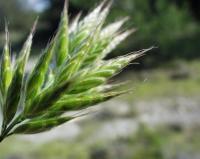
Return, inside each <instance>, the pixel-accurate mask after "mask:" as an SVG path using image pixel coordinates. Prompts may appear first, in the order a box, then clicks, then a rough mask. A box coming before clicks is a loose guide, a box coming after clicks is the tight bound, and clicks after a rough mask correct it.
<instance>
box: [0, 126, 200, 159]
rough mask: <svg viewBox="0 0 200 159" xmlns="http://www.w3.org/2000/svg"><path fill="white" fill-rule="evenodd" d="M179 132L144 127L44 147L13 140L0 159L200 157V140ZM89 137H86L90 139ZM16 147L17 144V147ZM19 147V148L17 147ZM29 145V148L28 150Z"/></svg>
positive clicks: (1, 150) (2, 147) (0, 149)
mask: <svg viewBox="0 0 200 159" xmlns="http://www.w3.org/2000/svg"><path fill="white" fill-rule="evenodd" d="M181 131H182V132H181V133H180V132H179V131H175V130H173V129H169V128H168V129H166V128H163V127H158V128H157V129H152V128H148V127H146V126H144V125H141V127H140V128H139V130H138V131H137V132H136V134H134V135H132V136H131V135H130V136H129V137H121V138H118V139H116V140H113V141H106V140H102V141H97V140H94V141H93V142H92V143H87V142H85V141H84V140H80V139H79V140H76V141H74V142H73V143H72V142H70V141H66V142H65V141H54V142H50V143H46V144H42V145H39V146H38V145H34V144H31V143H29V142H25V141H20V140H16V139H15V138H9V139H8V140H6V142H4V143H3V144H2V145H0V158H2V159H5V158H20V159H36V158H37V159H44V158H48V159H66V158H70V159H113V158H114V159H125V158H126V159H144V158H147V157H148V159H168V158H176V157H177V156H179V155H180V154H181V153H182V152H185V153H188V154H190V155H191V154H195V153H198V147H199V146H200V145H199V143H200V136H199V134H197V133H195V131H194V132H192V131H191V132H188V131H185V130H181ZM88 137H89V136H88V135H87V136H85V138H88ZM13 143H14V144H13ZM14 145H15V146H14ZM27 145H28V146H27Z"/></svg>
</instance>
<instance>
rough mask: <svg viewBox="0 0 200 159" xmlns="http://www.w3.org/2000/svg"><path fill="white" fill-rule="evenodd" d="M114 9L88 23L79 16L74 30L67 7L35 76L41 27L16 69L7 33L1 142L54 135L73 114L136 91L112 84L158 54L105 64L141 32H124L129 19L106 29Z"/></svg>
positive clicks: (103, 8)
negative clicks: (32, 58) (31, 61)
mask: <svg viewBox="0 0 200 159" xmlns="http://www.w3.org/2000/svg"><path fill="white" fill-rule="evenodd" d="M111 4H112V3H111V2H108V1H107V0H104V1H103V2H102V3H101V4H100V5H99V6H97V7H96V8H95V9H94V10H93V11H92V12H91V13H89V14H88V15H87V16H86V17H84V18H83V19H81V16H80V15H81V14H78V16H77V17H76V18H75V20H74V21H73V23H71V25H70V26H69V25H68V23H69V22H68V19H69V18H68V15H67V14H68V13H67V12H68V11H67V3H65V6H64V10H63V12H62V14H61V19H60V24H59V27H58V31H57V33H56V35H55V37H54V38H53V39H52V40H51V42H50V43H49V44H48V45H47V47H46V49H44V50H43V51H42V53H41V56H40V58H39V59H38V61H37V62H36V65H35V67H34V68H33V70H32V71H30V72H26V73H25V67H26V64H27V61H28V58H29V54H30V52H31V46H32V39H33V32H34V30H35V25H36V22H35V24H34V27H33V29H32V31H31V33H30V35H29V37H28V39H27V40H26V42H25V44H24V46H23V48H22V50H21V52H20V54H19V57H18V58H17V60H16V62H15V63H14V64H12V63H11V57H10V48H9V39H8V31H7V27H6V42H5V46H4V51H3V56H2V60H1V68H0V105H1V109H0V111H1V110H2V112H1V113H2V114H3V122H2V126H1V134H0V142H1V141H2V140H3V139H5V138H6V137H8V136H10V135H13V134H35V133H40V132H44V131H48V130H50V129H52V128H54V127H56V126H59V125H61V124H63V123H65V122H68V121H70V120H72V119H74V118H76V117H63V115H64V114H65V113H67V112H69V111H80V110H84V109H87V108H88V107H92V106H94V105H96V104H98V103H101V102H105V101H107V100H109V99H111V98H114V97H117V96H119V95H122V94H124V93H128V92H129V91H132V89H130V90H126V88H125V86H126V83H124V82H123V83H118V84H113V83H112V82H111V81H110V79H111V78H112V77H113V76H115V75H117V74H118V73H120V71H121V70H122V69H124V68H125V67H126V66H127V65H129V64H130V63H131V61H132V60H135V59H136V58H138V57H140V56H142V55H144V53H145V52H147V51H149V50H151V49H152V48H150V49H145V50H141V51H137V52H132V53H130V54H128V55H125V56H121V57H117V58H115V59H110V60H105V57H106V56H107V55H108V54H109V53H110V52H111V51H113V50H114V49H115V48H116V47H117V46H118V45H119V44H120V43H121V42H122V41H123V40H125V39H126V38H127V37H128V36H129V35H130V34H131V33H133V32H134V31H135V29H131V30H127V31H126V30H124V29H123V31H122V27H123V24H124V23H125V22H126V21H128V18H124V19H122V20H119V21H116V22H114V23H112V24H110V25H107V26H106V27H104V22H105V19H106V17H107V15H108V13H109V10H110V7H111ZM12 65H14V67H12ZM25 74H26V75H25Z"/></svg>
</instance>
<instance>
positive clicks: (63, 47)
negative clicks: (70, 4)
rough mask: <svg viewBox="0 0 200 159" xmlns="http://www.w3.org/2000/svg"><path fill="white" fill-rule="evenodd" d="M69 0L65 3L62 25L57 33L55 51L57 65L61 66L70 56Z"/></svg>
mask: <svg viewBox="0 0 200 159" xmlns="http://www.w3.org/2000/svg"><path fill="white" fill-rule="evenodd" d="M67 14H68V13H67V1H66V2H65V5H64V10H63V13H62V15H61V21H60V26H59V29H58V33H57V35H56V40H55V45H54V52H55V53H56V65H57V67H59V66H61V65H62V64H63V63H64V62H65V61H66V60H67V57H68V56H69V49H68V48H69V44H68V43H69V39H68V37H69V36H68V16H67Z"/></svg>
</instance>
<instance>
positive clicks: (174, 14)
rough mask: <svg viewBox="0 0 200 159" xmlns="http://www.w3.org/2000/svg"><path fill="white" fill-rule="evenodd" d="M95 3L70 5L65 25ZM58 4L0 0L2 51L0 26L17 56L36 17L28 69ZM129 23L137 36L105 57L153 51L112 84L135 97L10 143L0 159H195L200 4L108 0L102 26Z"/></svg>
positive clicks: (58, 0) (54, 21) (79, 0)
mask: <svg viewBox="0 0 200 159" xmlns="http://www.w3.org/2000/svg"><path fill="white" fill-rule="evenodd" d="M99 2H101V0H87V2H86V1H83V0H71V1H70V2H69V3H70V4H69V15H70V19H73V17H74V16H75V15H76V14H78V13H79V12H80V11H81V12H82V14H83V15H85V14H87V13H88V12H89V11H91V9H92V8H94V7H95V6H96V5H97V4H98V3H99ZM63 3H64V1H63V0H7V1H5V0H1V1H0V48H1V50H2V47H3V43H4V26H5V21H8V23H9V30H10V34H11V41H12V51H13V54H17V53H18V51H19V49H20V47H21V46H22V44H23V42H24V40H25V39H26V36H27V34H28V33H29V30H30V28H31V26H32V24H33V22H34V20H35V19H36V17H37V16H38V15H39V17H40V18H39V24H38V28H37V32H36V35H35V38H34V45H33V50H32V57H31V59H30V62H29V66H30V67H31V66H32V65H33V63H34V62H35V59H37V58H38V56H39V54H40V53H41V50H42V48H44V47H45V44H46V43H47V42H48V41H49V39H50V38H51V36H53V34H54V33H55V30H56V28H57V26H58V22H59V16H60V13H61V11H62V8H63ZM125 16H128V17H130V20H129V21H128V23H127V24H126V25H125V26H124V29H126V28H137V32H136V33H134V34H133V35H132V36H130V37H129V38H128V39H127V40H126V41H125V42H123V44H122V45H120V47H118V49H117V50H115V51H114V52H112V53H111V54H110V55H109V57H108V58H111V57H115V56H117V55H123V54H125V53H128V52H130V51H134V50H139V49H143V48H148V47H150V46H157V47H158V48H156V49H154V50H153V51H151V52H150V53H149V54H147V55H146V56H145V57H142V58H140V59H139V60H138V61H137V62H139V63H140V64H138V65H131V66H129V67H128V68H126V69H125V70H124V71H123V73H121V74H120V75H118V76H117V77H116V78H115V80H117V81H121V80H130V81H131V84H132V86H133V87H134V88H135V92H134V93H133V94H129V95H125V96H122V97H120V98H117V99H114V100H112V101H109V102H106V103H104V104H101V105H99V106H97V107H95V108H94V111H93V112H94V113H92V114H91V115H89V116H88V117H86V118H84V119H80V120H77V121H73V122H71V123H67V124H65V125H63V126H61V127H58V128H56V129H54V130H52V131H50V132H48V133H43V134H39V135H33V136H14V137H10V138H9V139H7V140H5V141H4V142H3V143H1V144H0V158H1V159H44V158H48V159H146V158H148V159H199V158H200V151H199V150H200V133H199V132H200V104H199V103H200V98H199V93H200V1H198V0H113V7H112V10H111V13H110V15H109V17H108V19H107V22H112V21H114V20H117V19H120V18H121V17H125Z"/></svg>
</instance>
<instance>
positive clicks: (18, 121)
mask: <svg viewBox="0 0 200 159" xmlns="http://www.w3.org/2000/svg"><path fill="white" fill-rule="evenodd" d="M22 121H23V118H22V115H19V116H18V117H16V118H15V120H14V121H13V122H12V123H11V124H10V125H9V126H8V127H7V128H5V129H4V130H3V132H2V134H1V136H0V142H1V141H3V139H4V138H5V137H7V136H8V135H9V136H10V135H11V133H10V134H9V132H10V130H12V128H13V127H14V126H15V125H17V124H19V123H20V122H22Z"/></svg>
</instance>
